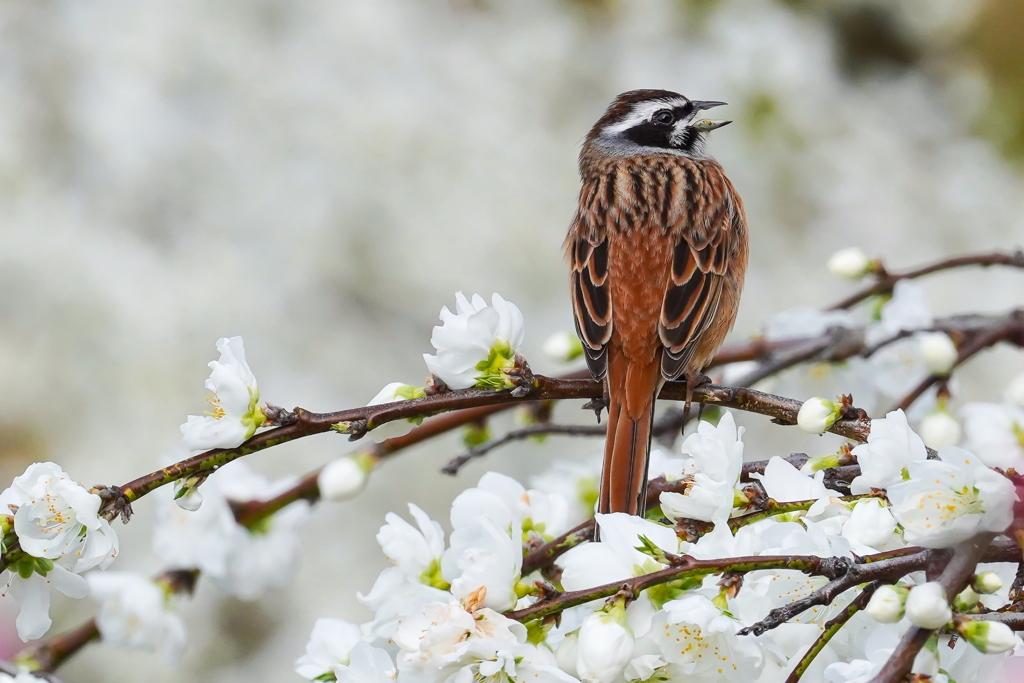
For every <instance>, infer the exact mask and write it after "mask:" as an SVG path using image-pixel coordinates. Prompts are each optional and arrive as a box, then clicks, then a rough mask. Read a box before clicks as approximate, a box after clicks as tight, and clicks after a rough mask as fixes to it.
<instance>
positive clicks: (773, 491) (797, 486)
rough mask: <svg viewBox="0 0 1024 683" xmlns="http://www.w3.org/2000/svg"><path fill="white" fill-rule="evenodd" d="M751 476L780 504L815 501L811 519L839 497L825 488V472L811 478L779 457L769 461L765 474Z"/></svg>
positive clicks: (811, 510)
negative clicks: (834, 498) (833, 499)
mask: <svg viewBox="0 0 1024 683" xmlns="http://www.w3.org/2000/svg"><path fill="white" fill-rule="evenodd" d="M751 476H752V477H753V478H754V479H758V480H760V482H761V485H762V486H764V490H765V492H766V493H767V494H768V497H769V498H771V499H772V500H774V501H777V502H779V503H791V502H794V501H803V500H815V501H816V502H815V504H814V505H812V506H811V508H810V509H809V510H808V511H807V514H808V515H809V516H811V517H814V516H816V515H818V514H821V512H822V511H823V510H824V509H825V507H826V506H828V504H829V503H830V501H831V499H832V498H833V497H837V496H839V492H838V491H833V490H831V489H827V488H825V483H824V481H825V473H824V472H823V471H819V472H816V473H815V474H814V476H813V477H809V476H807V475H805V474H803V473H801V472H800V470H798V469H797V468H795V467H793V465H792V464H790V463H789V462H787V461H786V460H784V459H782V458H780V457H779V456H777V455H774V456H772V457H771V458H770V459H769V460H768V464H767V465H766V466H765V469H764V474H757V473H754V474H753V475H751Z"/></svg>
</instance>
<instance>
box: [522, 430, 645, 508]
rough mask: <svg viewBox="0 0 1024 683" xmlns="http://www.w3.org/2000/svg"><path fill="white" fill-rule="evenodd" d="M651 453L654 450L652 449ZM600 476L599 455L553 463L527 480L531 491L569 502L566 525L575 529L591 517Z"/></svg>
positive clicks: (595, 502)
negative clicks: (576, 460) (577, 460)
mask: <svg viewBox="0 0 1024 683" xmlns="http://www.w3.org/2000/svg"><path fill="white" fill-rule="evenodd" d="M651 451H652V453H654V452H655V449H653V448H652V449H651ZM600 473H601V460H600V456H596V457H594V458H591V459H590V460H589V461H587V462H573V461H569V460H556V461H554V462H553V463H551V465H550V466H549V467H548V468H547V469H546V470H544V471H543V472H542V473H540V474H539V475H537V476H535V477H532V478H531V479H530V485H531V486H532V487H533V489H534V490H537V491H543V492H544V493H548V494H552V493H554V494H558V495H560V496H562V498H564V499H566V500H567V501H568V503H569V512H568V517H567V518H566V524H567V525H568V526H569V527H573V526H576V525H577V524H579V523H580V522H582V521H584V520H586V519H590V518H591V517H593V516H594V509H595V507H596V506H597V484H598V478H599V477H600Z"/></svg>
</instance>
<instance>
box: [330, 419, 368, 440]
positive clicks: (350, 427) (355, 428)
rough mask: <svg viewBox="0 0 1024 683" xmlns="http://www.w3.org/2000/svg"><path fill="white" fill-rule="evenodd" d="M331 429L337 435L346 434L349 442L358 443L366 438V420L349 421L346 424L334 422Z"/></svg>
mask: <svg viewBox="0 0 1024 683" xmlns="http://www.w3.org/2000/svg"><path fill="white" fill-rule="evenodd" d="M331 429H333V430H334V431H336V432H338V433H339V434H348V440H349V441H358V440H359V439H361V438H363V437H364V436H366V432H367V429H366V420H349V421H346V422H335V423H334V424H332V425H331Z"/></svg>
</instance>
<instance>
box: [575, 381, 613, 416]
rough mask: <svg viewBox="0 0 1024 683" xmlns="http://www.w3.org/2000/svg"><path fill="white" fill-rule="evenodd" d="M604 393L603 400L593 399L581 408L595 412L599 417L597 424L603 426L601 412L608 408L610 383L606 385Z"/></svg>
mask: <svg viewBox="0 0 1024 683" xmlns="http://www.w3.org/2000/svg"><path fill="white" fill-rule="evenodd" d="M603 386H604V393H603V394H602V395H601V398H592V399H590V400H589V401H587V402H586V403H584V404H583V405H582V406H581V407H582V408H583V410H593V411H594V415H596V416H597V423H598V424H601V411H602V410H604V409H605V408H607V407H608V383H607V382H605V383H604V385H603Z"/></svg>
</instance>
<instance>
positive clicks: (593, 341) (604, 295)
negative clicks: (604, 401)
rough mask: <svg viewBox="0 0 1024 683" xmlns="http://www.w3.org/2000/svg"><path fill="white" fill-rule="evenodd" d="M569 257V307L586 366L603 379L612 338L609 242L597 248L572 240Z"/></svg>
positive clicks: (582, 239) (582, 238) (596, 376)
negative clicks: (570, 260) (570, 276)
mask: <svg viewBox="0 0 1024 683" xmlns="http://www.w3.org/2000/svg"><path fill="white" fill-rule="evenodd" d="M574 240H575V241H574V243H573V244H572V247H571V251H570V253H571V254H572V305H573V317H574V318H575V321H576V333H577V334H578V335H579V337H580V340H582V341H583V350H584V351H585V352H586V357H587V365H588V367H589V368H590V371H591V374H593V375H594V377H595V378H597V379H601V378H603V377H604V376H605V374H606V372H607V370H608V367H607V365H608V364H607V355H606V353H605V345H606V344H607V343H608V340H609V339H611V336H612V301H611V292H610V290H609V287H608V240H607V239H602V240H601V241H600V242H597V243H596V244H595V243H593V242H591V241H589V240H588V239H586V238H585V237H582V236H579V235H577V236H576V237H575V238H574Z"/></svg>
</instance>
